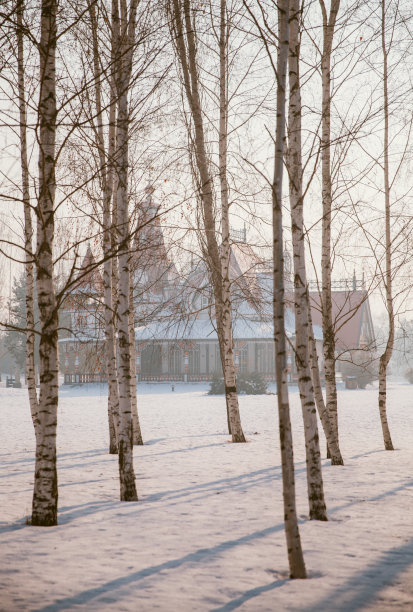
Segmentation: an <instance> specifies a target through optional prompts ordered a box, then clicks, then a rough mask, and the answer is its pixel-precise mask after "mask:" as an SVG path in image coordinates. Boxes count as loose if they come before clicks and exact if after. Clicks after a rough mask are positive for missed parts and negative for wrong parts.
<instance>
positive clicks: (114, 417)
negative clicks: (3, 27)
mask: <svg viewBox="0 0 413 612" xmlns="http://www.w3.org/2000/svg"><path fill="white" fill-rule="evenodd" d="M89 13H90V19H91V26H92V28H91V29H92V42H93V70H94V79H95V99H96V115H97V147H98V153H99V163H100V178H101V188H102V195H103V228H102V229H103V241H102V242H103V244H102V247H103V257H104V264H103V299H104V322H105V357H106V378H107V381H108V425H109V453H110V454H111V455H114V454H116V453H117V452H118V442H117V428H118V426H119V390H118V380H117V367H116V339H115V326H114V318H115V314H114V309H113V302H112V261H113V257H114V253H113V249H112V246H113V245H112V241H111V202H112V197H113V188H114V184H113V183H114V181H113V163H114V155H115V147H116V98H115V92H114V84H113V82H112V81H113V79H112V77H109V78H110V80H111V94H110V105H109V135H108V147H107V149H106V146H105V138H104V133H103V121H102V119H103V118H102V102H101V100H102V92H101V76H100V75H101V68H100V64H99V43H98V23H97V18H96V8H95V6H94V5H91V6H90V8H89ZM111 59H112V62H113V59H114V58H113V53H112V58H111Z"/></svg>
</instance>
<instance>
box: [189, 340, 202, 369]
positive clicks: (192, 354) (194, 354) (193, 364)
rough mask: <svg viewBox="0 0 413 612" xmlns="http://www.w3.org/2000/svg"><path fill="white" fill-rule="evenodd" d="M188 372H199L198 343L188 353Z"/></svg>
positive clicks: (199, 352)
mask: <svg viewBox="0 0 413 612" xmlns="http://www.w3.org/2000/svg"><path fill="white" fill-rule="evenodd" d="M188 369H189V374H200V373H201V350H200V346H199V344H197V345H196V346H194V348H193V349H192V350H190V351H189V353H188Z"/></svg>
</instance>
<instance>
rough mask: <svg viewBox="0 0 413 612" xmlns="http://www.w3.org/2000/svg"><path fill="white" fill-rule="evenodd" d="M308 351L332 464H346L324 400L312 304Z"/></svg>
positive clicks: (315, 395) (309, 310) (315, 394)
mask: <svg viewBox="0 0 413 612" xmlns="http://www.w3.org/2000/svg"><path fill="white" fill-rule="evenodd" d="M308 351H309V360H310V368H311V378H312V381H313V387H314V397H315V401H316V405H317V411H318V415H319V417H320V421H321V424H322V426H323V431H324V435H325V437H326V440H327V445H328V448H329V450H330V454H331V464H332V465H344V462H343V458H342V456H341V452H340V447H339V445H338V440H337V439H336V438H335V437H334V435H333V432H332V430H331V422H330V417H329V414H328V410H327V406H326V405H325V402H324V397H323V390H322V387H321V380H320V370H319V368H318V356H317V347H316V343H315V339H314V332H313V321H312V317H311V306H309V308H308Z"/></svg>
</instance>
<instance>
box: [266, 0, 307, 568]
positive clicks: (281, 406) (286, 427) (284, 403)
mask: <svg viewBox="0 0 413 612" xmlns="http://www.w3.org/2000/svg"><path fill="white" fill-rule="evenodd" d="M288 22H289V0H279V2H278V41H279V46H278V56H277V122H276V136H275V158H274V179H273V185H272V204H273V262H274V296H273V322H274V342H275V369H276V380H277V399H278V414H279V424H280V445H281V465H282V476H283V500H284V523H285V535H286V539H287V550H288V561H289V565H290V576H291V578H306V577H307V573H306V569H305V564H304V557H303V553H302V549H301V540H300V532H299V529H298V522H297V511H296V504H295V481H294V456H293V441H292V431H291V419H290V406H289V399H288V379H287V376H288V372H287V352H286V346H285V322H284V309H285V299H284V255H283V252H284V249H283V228H282V178H283V154H284V144H285V117H286V110H285V92H286V80H287V75H286V73H287V63H288V47H289V26H288Z"/></svg>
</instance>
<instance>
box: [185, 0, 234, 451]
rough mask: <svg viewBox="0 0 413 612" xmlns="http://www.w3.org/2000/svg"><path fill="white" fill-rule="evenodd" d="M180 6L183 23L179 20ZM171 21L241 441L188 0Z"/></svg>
mask: <svg viewBox="0 0 413 612" xmlns="http://www.w3.org/2000/svg"><path fill="white" fill-rule="evenodd" d="M182 10H183V18H184V24H185V26H184V25H183V22H182V16H181V11H182ZM221 10H222V9H221ZM173 21H174V28H175V32H176V47H177V54H178V59H179V62H180V65H181V69H182V75H183V80H184V88H185V93H186V97H187V100H188V104H189V107H190V110H191V115H192V119H193V123H194V150H195V158H196V165H197V169H198V172H199V176H200V196H201V202H202V217H203V221H204V231H205V238H206V243H207V253H208V260H207V264H208V267H209V271H210V274H211V281H212V287H213V291H214V301H215V317H216V324H217V331H218V341H219V344H220V353H221V360H222V369H223V374H224V381H225V397H226V402H227V414H228V420H229V430H230V434H231V436H232V441H233V442H245V436H244V433H243V431H242V425H241V418H240V414H239V406H238V395H237V389H236V377H235V366H234V355H233V334H232V314H231V297H230V288H229V281H228V279H227V280H226V279H225V276H224V274H223V269H222V260H221V256H220V252H219V247H218V242H217V237H216V226H215V216H214V200H213V179H212V176H211V173H210V170H209V164H208V157H207V153H206V147H205V135H204V126H203V118H202V108H201V100H200V94H199V75H198V69H197V65H196V39H195V30H194V25H193V23H192V19H191V7H190V2H189V0H184V1H183V4H182V6H181V3H180V0H173ZM184 27H185V33H184ZM224 27H225V26H224ZM221 111H223V112H224V113H225V114H226V106H225V105H224V108H223V109H222V108H221ZM224 121H226V118H224ZM223 145H224V148H223ZM224 149H226V142H225V138H224V140H222V139H221V132H220V163H221V164H222V159H223V158H222V155H221V153H222V151H223V150H224ZM221 169H222V166H220V176H221V177H222V172H221ZM221 188H223V189H224V192H225V191H226V195H227V194H228V189H227V187H226V188H225V182H224V183H222V182H221ZM221 193H222V192H221ZM224 202H225V200H223V203H224ZM224 206H225V203H224ZM225 215H228V210H226V212H224V214H223V216H225ZM223 224H224V225H225V221H223ZM224 225H223V227H224ZM228 233H229V230H228ZM228 238H229V236H228ZM223 240H225V229H223ZM228 248H229V239H228V240H227V244H226V245H225V246H223V252H224V255H223V259H224V260H225V258H227V260H228V259H229V256H228V252H227V253H226V254H225V249H227V251H228Z"/></svg>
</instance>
